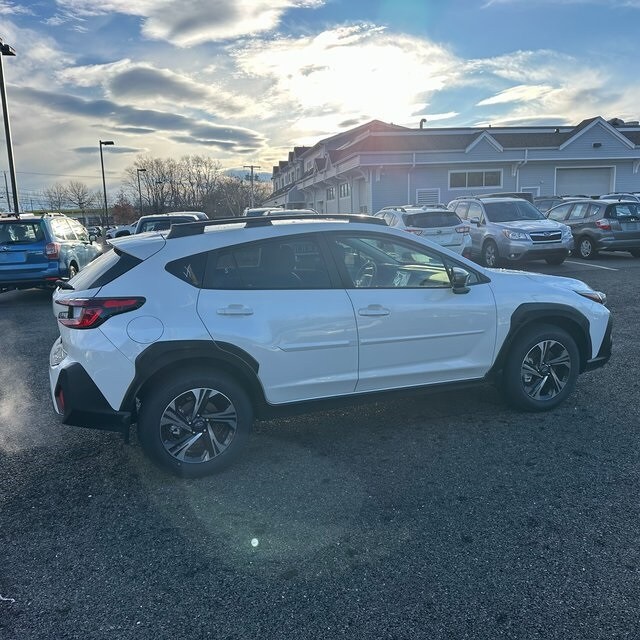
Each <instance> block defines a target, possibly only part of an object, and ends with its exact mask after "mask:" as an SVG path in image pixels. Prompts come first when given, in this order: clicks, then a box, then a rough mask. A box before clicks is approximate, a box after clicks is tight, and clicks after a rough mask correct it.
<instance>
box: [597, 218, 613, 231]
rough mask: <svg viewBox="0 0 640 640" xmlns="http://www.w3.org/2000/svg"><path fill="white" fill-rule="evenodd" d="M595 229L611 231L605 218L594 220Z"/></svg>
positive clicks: (609, 224)
mask: <svg viewBox="0 0 640 640" xmlns="http://www.w3.org/2000/svg"><path fill="white" fill-rule="evenodd" d="M596 227H598V229H604V230H605V231H611V223H610V222H609V220H607V219H606V218H601V219H600V220H596Z"/></svg>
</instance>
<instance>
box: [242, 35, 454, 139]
mask: <svg viewBox="0 0 640 640" xmlns="http://www.w3.org/2000/svg"><path fill="white" fill-rule="evenodd" d="M233 55H234V57H235V59H236V62H237V64H238V67H239V70H240V71H241V72H242V73H244V74H246V75H247V76H248V77H249V78H251V77H260V78H265V77H267V78H269V79H270V81H271V88H270V90H269V92H268V93H267V94H266V95H264V96H263V97H262V99H261V100H260V102H259V103H258V104H256V107H255V110H256V113H255V115H256V117H263V118H265V117H266V118H269V117H276V116H277V115H278V114H279V115H280V118H284V119H285V120H289V121H290V122H294V123H295V124H294V126H295V128H296V130H298V131H301V132H302V131H306V132H309V133H310V132H313V131H318V132H324V131H326V129H327V128H331V127H333V132H335V130H336V127H337V126H338V124H339V123H340V122H343V121H345V120H350V119H354V120H359V121H362V114H373V117H375V118H378V119H381V120H388V121H393V122H397V123H400V122H403V121H407V120H409V119H411V118H412V114H414V113H420V112H421V111H422V110H424V107H425V103H426V102H427V101H428V97H429V96H430V95H432V94H433V93H435V92H438V91H440V90H442V89H443V88H445V87H447V86H449V85H450V84H452V83H454V82H455V81H456V78H457V77H458V75H459V67H460V65H459V62H460V61H459V60H458V59H457V58H456V57H455V56H454V55H453V54H451V53H450V52H449V51H447V50H446V49H445V48H444V47H442V46H439V45H437V44H433V43H430V42H428V41H426V40H423V39H419V38H414V37H412V36H407V35H398V34H388V33H386V32H385V31H384V29H382V28H380V27H374V26H371V25H359V26H352V27H342V28H337V29H333V30H328V31H324V32H322V33H320V34H318V35H316V36H315V37H301V38H281V39H278V40H275V41H274V40H269V41H253V42H250V43H248V44H246V45H245V46H244V47H242V48H238V49H236V50H234V51H233Z"/></svg>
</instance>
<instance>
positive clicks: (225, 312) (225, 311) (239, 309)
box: [217, 304, 253, 316]
mask: <svg viewBox="0 0 640 640" xmlns="http://www.w3.org/2000/svg"><path fill="white" fill-rule="evenodd" d="M217 314H218V315H220V316H251V315H253V309H252V308H251V307H245V306H244V305H243V304H230V305H228V306H226V307H221V308H220V309H218V310H217Z"/></svg>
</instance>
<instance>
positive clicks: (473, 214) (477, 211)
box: [467, 202, 482, 222]
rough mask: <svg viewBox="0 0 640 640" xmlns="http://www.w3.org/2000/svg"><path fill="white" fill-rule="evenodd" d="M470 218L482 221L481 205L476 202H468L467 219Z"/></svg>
mask: <svg viewBox="0 0 640 640" xmlns="http://www.w3.org/2000/svg"><path fill="white" fill-rule="evenodd" d="M471 218H478V219H479V220H480V222H482V207H481V206H480V205H479V204H478V203H477V202H470V203H469V212H468V213H467V220H471Z"/></svg>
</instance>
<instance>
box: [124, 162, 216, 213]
mask: <svg viewBox="0 0 640 640" xmlns="http://www.w3.org/2000/svg"><path fill="white" fill-rule="evenodd" d="M221 176H222V168H221V165H220V163H219V162H218V161H217V160H212V159H211V158H206V157H203V156H184V157H183V158H181V159H180V160H179V161H176V160H173V159H171V158H169V159H162V158H152V157H150V156H139V157H138V159H137V160H136V163H135V164H134V165H133V166H131V167H129V168H128V169H127V170H126V179H125V183H126V186H127V191H128V194H129V197H130V199H131V201H132V202H139V201H140V199H141V200H142V201H143V208H145V209H147V211H146V212H147V213H152V212H153V213H162V212H165V211H170V210H174V211H177V210H190V211H196V210H198V211H205V212H207V213H209V214H210V213H211V211H209V210H207V207H208V206H210V205H209V204H208V203H210V202H211V201H212V200H213V199H214V198H212V196H211V194H212V193H213V192H215V190H216V188H217V185H218V183H219V181H220V178H221ZM138 178H139V179H140V191H138Z"/></svg>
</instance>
